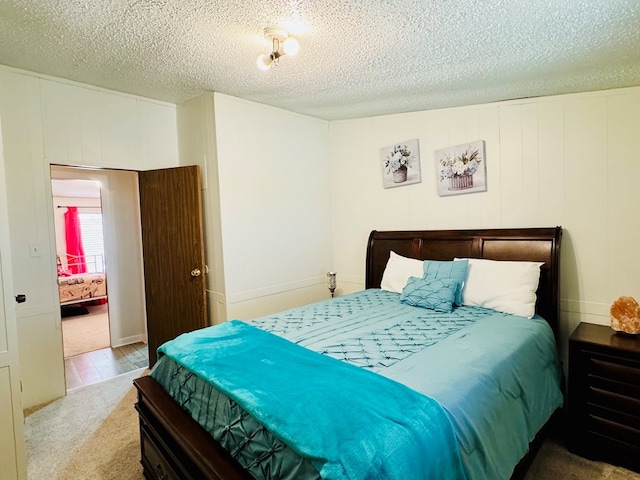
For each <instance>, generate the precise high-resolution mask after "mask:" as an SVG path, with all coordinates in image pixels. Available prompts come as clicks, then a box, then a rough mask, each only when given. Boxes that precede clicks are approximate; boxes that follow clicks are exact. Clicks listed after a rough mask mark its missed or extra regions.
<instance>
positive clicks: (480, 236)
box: [365, 227, 562, 339]
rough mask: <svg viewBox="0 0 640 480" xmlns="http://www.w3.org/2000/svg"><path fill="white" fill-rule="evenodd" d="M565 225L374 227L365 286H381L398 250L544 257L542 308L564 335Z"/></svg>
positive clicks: (421, 255) (444, 256)
mask: <svg viewBox="0 0 640 480" xmlns="http://www.w3.org/2000/svg"><path fill="white" fill-rule="evenodd" d="M561 236H562V227H551V228H518V229H486V230H414V231H385V232H380V231H376V230H373V231H372V232H371V234H370V235H369V242H368V244H367V259H366V278H365V288H379V287H380V282H381V280H382V274H383V272H384V269H385V267H386V265H387V261H388V260H389V253H390V252H391V251H394V252H395V253H397V254H398V255H402V256H404V257H411V258H417V259H419V260H453V259H454V258H485V259H489V260H512V261H517V260H519V261H529V262H544V265H543V266H542V268H541V270H540V283H539V285H538V290H537V292H536V293H537V301H536V313H538V314H539V315H540V316H542V317H543V318H544V319H545V320H546V321H547V322H548V323H549V325H550V326H551V328H552V329H553V332H554V334H555V336H556V339H557V338H558V329H559V308H560V305H559V298H558V271H559V268H560V239H561Z"/></svg>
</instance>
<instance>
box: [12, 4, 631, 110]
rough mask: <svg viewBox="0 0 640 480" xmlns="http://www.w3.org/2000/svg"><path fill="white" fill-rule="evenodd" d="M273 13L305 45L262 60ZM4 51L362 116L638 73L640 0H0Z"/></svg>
mask: <svg viewBox="0 0 640 480" xmlns="http://www.w3.org/2000/svg"><path fill="white" fill-rule="evenodd" d="M269 26H280V27H284V28H287V29H288V30H289V32H290V33H291V34H293V35H295V36H297V38H298V39H299V41H300V46H301V49H300V53H299V54H298V55H297V56H295V57H284V58H283V59H282V60H281V62H280V65H279V66H277V67H276V68H272V69H271V70H269V71H267V72H264V71H261V70H259V69H258V68H257V67H256V64H255V59H256V57H257V56H258V55H259V54H260V53H266V52H267V51H268V47H267V46H265V44H264V38H263V37H262V32H263V29H264V28H265V27H269ZM0 64H4V65H9V66H13V67H18V68H22V69H26V70H30V71H34V72H39V73H43V74H48V75H53V76H56V77H62V78H66V79H70V80H76V81H79V82H83V83H88V84H92V85H97V86H100V87H105V88H109V89H113V90H118V91H122V92H127V93H132V94H137V95H142V96H145V97H149V98H154V99H158V100H164V101H167V102H172V103H181V102H183V101H185V100H188V99H189V98H192V97H195V96H198V95H200V94H202V93H203V92H207V91H217V92H221V93H225V94H228V95H233V96H236V97H240V98H246V99H248V100H253V101H256V102H260V103H265V104H268V105H273V106H277V107H281V108H284V109H287V110H291V111H295V112H300V113H304V114H308V115H312V116H315V117H319V118H324V119H330V120H333V119H344V118H357V117H366V116H373V115H380V114H386V113H397V112H407V111H415V110H426V109H432V108H440V107H448V106H456V105H468V104H475V103H484V102H490V101H497V100H505V99H513V98H521V97H532V96H540V95H552V94H561V93H571V92H580V91H589V90H600V89H607V88H615V87H625V86H632V85H640V0H361V1H357V0H326V1H322V0H307V1H303V0H288V1H282V0H280V1H277V0H228V1H214V0H0Z"/></svg>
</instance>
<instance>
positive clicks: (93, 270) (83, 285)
mask: <svg viewBox="0 0 640 480" xmlns="http://www.w3.org/2000/svg"><path fill="white" fill-rule="evenodd" d="M66 257H67V268H64V267H63V266H62V262H61V260H60V256H59V255H58V259H57V262H58V295H59V298H60V305H61V306H65V305H74V304H78V303H84V302H89V301H93V300H100V299H105V298H107V277H106V274H105V272H104V262H103V259H102V255H88V256H85V257H82V260H81V261H80V260H78V258H80V257H73V256H72V255H66ZM79 265H82V266H84V270H89V271H87V272H85V273H73V270H77V268H75V269H74V268H72V267H78V266H79Z"/></svg>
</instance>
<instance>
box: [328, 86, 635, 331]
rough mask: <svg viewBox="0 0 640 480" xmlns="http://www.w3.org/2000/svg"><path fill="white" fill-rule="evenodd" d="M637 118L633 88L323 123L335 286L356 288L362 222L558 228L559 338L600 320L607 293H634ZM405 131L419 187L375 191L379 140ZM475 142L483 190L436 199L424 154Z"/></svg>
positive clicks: (432, 171) (432, 170)
mask: <svg viewBox="0 0 640 480" xmlns="http://www.w3.org/2000/svg"><path fill="white" fill-rule="evenodd" d="M639 122H640V89H639V88H629V89H619V90H609V91H603V92H594V93H586V94H577V95H562V96H556V97H545V98H538V99H525V100H517V101H510V102H502V103H494V104H488V105H478V106H468V107H462V108H451V109H444V110H435V111H424V112H417V113H408V114H400V115H390V116H382V117H375V118H366V119H359V120H350V121H340V122H332V123H331V165H332V170H331V171H332V192H333V198H334V202H333V211H332V220H333V232H334V234H333V252H334V264H335V268H336V270H337V271H338V278H339V282H340V283H342V285H343V288H345V290H349V291H350V290H357V289H360V288H362V286H363V283H364V257H365V243H366V239H367V236H368V234H369V232H370V230H372V229H376V230H387V229H449V228H451V229H455V228H500V227H504V228H506V227H535V226H545V227H546V226H555V225H561V226H562V227H563V228H564V235H563V239H562V251H561V255H562V259H561V289H560V296H561V299H562V303H561V310H562V314H561V322H562V333H563V336H564V337H566V336H567V335H568V334H569V333H570V332H571V331H572V330H573V329H574V328H575V326H576V325H577V323H578V322H579V321H587V322H592V323H601V324H608V323H609V306H610V304H611V302H612V301H613V300H615V299H616V298H617V297H619V296H621V295H631V296H635V298H637V299H639V300H640V276H639V275H638V272H639V271H640V256H638V255H637V254H636V250H637V245H639V244H640V222H638V215H637V214H636V213H635V212H634V210H635V208H637V206H638V205H640V188H638V186H637V185H636V183H637V178H639V177H640V162H638V161H637V137H638V135H637V125H638V124H639ZM412 138H418V139H419V140H420V151H421V164H422V183H419V184H414V185H408V186H403V187H397V188H391V189H383V188H382V173H381V172H382V167H381V158H380V148H382V147H386V146H388V145H393V144H394V143H398V142H401V141H403V140H408V139H412ZM474 140H485V141H486V159H487V184H488V191H487V192H482V193H474V194H467V195H458V196H449V197H438V194H437V190H436V167H435V162H434V151H435V150H437V149H440V148H443V147H447V146H452V145H457V144H461V143H465V142H468V141H474ZM358 199H359V200H358Z"/></svg>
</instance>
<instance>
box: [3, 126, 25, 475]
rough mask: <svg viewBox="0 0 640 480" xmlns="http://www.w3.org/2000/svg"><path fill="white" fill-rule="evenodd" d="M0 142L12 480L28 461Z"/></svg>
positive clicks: (6, 431) (6, 417)
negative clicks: (23, 425)
mask: <svg viewBox="0 0 640 480" xmlns="http://www.w3.org/2000/svg"><path fill="white" fill-rule="evenodd" d="M0 131H1V130H0ZM1 140H2V139H1V138H0V466H1V467H0V480H14V479H26V478H27V462H26V450H25V443H24V433H23V427H22V424H23V417H22V402H21V398H20V396H21V394H20V377H19V373H18V334H17V331H16V315H15V302H14V298H13V295H14V292H13V280H12V278H11V262H10V257H9V254H10V248H9V247H10V244H9V214H8V210H7V198H6V191H7V188H6V182H5V176H4V158H3V156H2V141H1Z"/></svg>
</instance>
